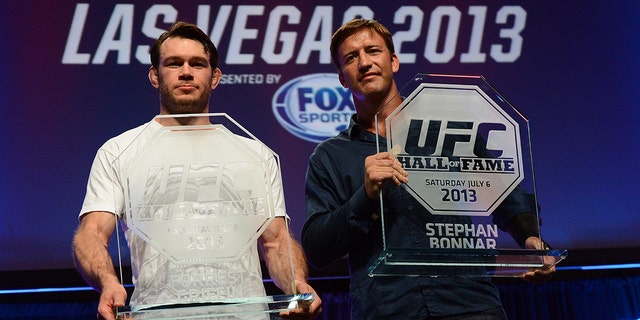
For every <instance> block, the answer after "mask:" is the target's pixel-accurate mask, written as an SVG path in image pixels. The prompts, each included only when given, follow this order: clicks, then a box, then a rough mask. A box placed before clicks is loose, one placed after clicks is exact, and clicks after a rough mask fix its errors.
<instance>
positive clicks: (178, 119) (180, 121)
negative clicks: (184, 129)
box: [157, 105, 210, 126]
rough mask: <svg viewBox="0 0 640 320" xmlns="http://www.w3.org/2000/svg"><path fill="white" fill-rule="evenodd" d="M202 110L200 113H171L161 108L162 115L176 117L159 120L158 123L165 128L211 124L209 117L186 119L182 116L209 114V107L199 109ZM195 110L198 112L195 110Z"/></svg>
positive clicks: (190, 117)
mask: <svg viewBox="0 0 640 320" xmlns="http://www.w3.org/2000/svg"><path fill="white" fill-rule="evenodd" d="M197 109H200V111H197V112H190V113H171V112H169V111H167V109H166V108H163V107H161V108H160V115H173V116H175V117H168V118H158V119H157V121H158V122H159V123H160V124H161V125H163V126H178V125H179V126H193V125H206V124H210V121H209V117H208V116H189V117H185V116H182V115H187V114H193V115H196V114H201V113H209V106H208V105H205V106H204V107H202V108H197ZM194 110H196V109H195V108H194Z"/></svg>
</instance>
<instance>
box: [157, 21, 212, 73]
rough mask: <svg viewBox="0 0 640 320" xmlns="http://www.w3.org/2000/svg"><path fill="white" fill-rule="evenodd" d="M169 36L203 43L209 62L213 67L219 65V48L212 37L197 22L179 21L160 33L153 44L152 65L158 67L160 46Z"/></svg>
mask: <svg viewBox="0 0 640 320" xmlns="http://www.w3.org/2000/svg"><path fill="white" fill-rule="evenodd" d="M169 38H184V39H190V40H194V41H197V42H200V43H202V45H203V46H204V52H206V53H207V54H208V55H209V63H210V64H211V67H212V68H213V69H215V68H217V67H218V49H216V46H215V45H214V44H213V42H212V41H211V38H209V36H208V35H207V34H206V33H204V31H202V30H200V28H198V26H196V25H195V24H191V23H188V22H182V21H178V22H176V23H174V24H173V25H172V26H171V29H169V31H167V32H165V33H163V34H161V35H160V37H159V38H158V40H156V42H155V43H154V44H153V46H152V47H151V50H150V51H149V55H150V56H151V65H153V67H154V68H156V69H158V65H159V64H160V46H161V45H162V43H164V41H165V40H167V39H169Z"/></svg>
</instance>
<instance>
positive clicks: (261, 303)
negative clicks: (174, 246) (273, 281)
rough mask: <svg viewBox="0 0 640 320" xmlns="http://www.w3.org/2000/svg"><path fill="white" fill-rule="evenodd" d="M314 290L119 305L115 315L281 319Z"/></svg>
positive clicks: (305, 301)
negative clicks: (295, 292)
mask: <svg viewBox="0 0 640 320" xmlns="http://www.w3.org/2000/svg"><path fill="white" fill-rule="evenodd" d="M313 299H314V297H313V294H311V293H301V294H293V295H275V296H266V297H253V298H237V299H227V300H219V301H204V302H197V303H173V304H158V305H138V306H126V307H118V308H117V309H116V319H118V320H124V319H133V320H135V319H281V318H280V317H279V316H278V315H279V314H280V313H281V312H285V311H288V310H292V309H296V308H304V307H308V306H309V305H311V303H312V302H313Z"/></svg>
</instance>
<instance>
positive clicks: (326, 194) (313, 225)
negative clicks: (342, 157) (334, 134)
mask: <svg viewBox="0 0 640 320" xmlns="http://www.w3.org/2000/svg"><path fill="white" fill-rule="evenodd" d="M334 163H335V161H334V159H331V158H330V157H329V156H328V154H327V153H325V152H322V150H321V149H320V150H318V149H317V150H316V151H315V152H314V154H313V155H312V156H311V159H310V161H309V167H308V169H307V178H306V185H305V200H306V209H307V221H306V222H305V225H304V227H303V229H302V246H303V248H304V250H305V253H306V254H307V258H308V259H309V262H310V263H311V264H313V265H314V266H316V267H324V266H326V265H328V264H330V263H331V262H333V261H335V260H337V259H339V258H342V257H343V256H344V255H346V254H347V253H348V252H349V249H350V244H351V243H354V242H357V241H358V240H360V239H361V238H362V237H364V236H365V235H367V234H368V233H369V231H370V229H371V226H372V225H373V224H374V223H375V222H376V220H377V217H378V216H379V211H380V210H379V205H378V204H377V202H376V201H373V200H371V199H369V197H367V195H366V192H365V190H364V186H363V184H362V182H361V181H362V174H361V173H357V174H356V175H358V176H343V174H345V173H341V172H339V171H338V170H336V168H333V167H331V164H334ZM347 174H348V173H347ZM354 180H355V182H354Z"/></svg>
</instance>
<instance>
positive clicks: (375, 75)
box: [338, 29, 399, 101]
mask: <svg viewBox="0 0 640 320" xmlns="http://www.w3.org/2000/svg"><path fill="white" fill-rule="evenodd" d="M338 61H339V64H340V71H339V72H338V77H339V78H340V83H342V85H343V86H344V87H345V88H349V89H350V90H351V92H352V93H353V96H354V99H356V100H367V101H382V100H383V99H385V97H386V95H387V94H388V92H389V90H390V88H391V85H392V83H393V74H394V73H395V72H396V71H398V68H399V62H398V57H397V56H396V55H395V54H391V52H390V51H389V49H388V48H387V46H386V44H385V42H384V39H383V38H382V36H380V35H379V34H377V33H376V32H373V31H371V30H368V29H364V30H361V31H358V32H357V33H355V34H353V35H351V36H349V37H347V38H346V39H345V40H344V41H343V42H342V44H340V46H339V47H338Z"/></svg>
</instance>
